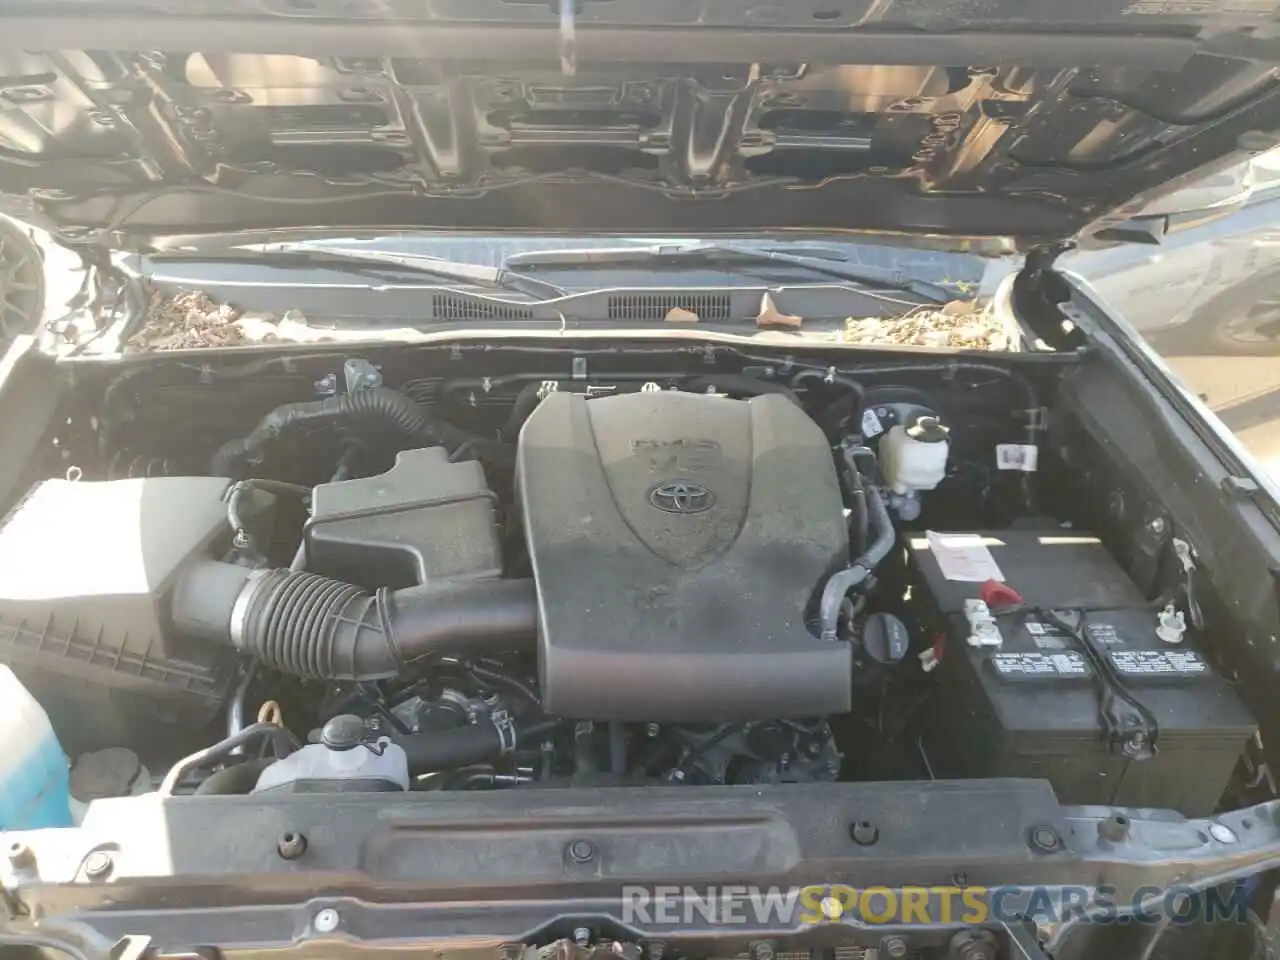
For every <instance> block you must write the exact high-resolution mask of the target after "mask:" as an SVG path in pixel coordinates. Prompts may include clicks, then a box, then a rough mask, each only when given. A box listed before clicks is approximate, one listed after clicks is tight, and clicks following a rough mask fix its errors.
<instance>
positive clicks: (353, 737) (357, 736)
mask: <svg viewBox="0 0 1280 960" xmlns="http://www.w3.org/2000/svg"><path fill="white" fill-rule="evenodd" d="M368 739H369V728H368V726H366V725H365V722H364V719H363V718H361V717H357V716H356V715H355V714H352V713H340V714H338V715H337V716H336V717H333V718H331V719H330V720H329V721H328V722H327V723H326V724H325V725H324V727H323V728H322V729H321V730H320V742H321V743H322V744H324V745H325V746H326V747H328V748H329V749H330V750H354V749H355V748H356V747H358V746H360V745H361V744H363V743H364V742H365V741H366V740H368Z"/></svg>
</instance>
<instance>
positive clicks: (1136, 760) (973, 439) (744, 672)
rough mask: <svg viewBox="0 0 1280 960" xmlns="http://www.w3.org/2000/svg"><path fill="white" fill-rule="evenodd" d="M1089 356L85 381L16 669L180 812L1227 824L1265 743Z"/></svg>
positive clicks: (240, 373) (267, 364) (229, 362)
mask: <svg viewBox="0 0 1280 960" xmlns="http://www.w3.org/2000/svg"><path fill="white" fill-rule="evenodd" d="M1069 369H1070V368H1069V367H1068V366H1067V365H1066V364H1064V363H1055V362H1053V361H1046V362H1045V363H1043V364H1040V365H1038V366H1037V365H1036V364H1034V363H1021V364H1018V363H1013V362H1003V361H1001V360H996V359H987V358H968V357H958V356H953V357H948V358H922V359H915V358H905V359H904V358H902V357H898V358H896V359H887V360H883V361H881V360H879V359H876V360H875V361H874V362H861V363H848V362H846V363H842V364H839V365H833V364H832V363H830V362H827V361H826V359H825V358H820V357H817V356H814V357H803V358H800V357H797V356H795V355H791V354H788V355H783V354H781V353H779V354H778V355H772V354H769V353H768V352H766V351H761V352H760V355H752V356H747V355H745V354H743V353H742V352H741V351H740V350H737V349H725V350H711V349H702V348H699V349H688V348H677V349H652V350H650V349H635V348H629V349H628V350H626V351H616V352H615V351H612V350H608V349H602V350H600V351H598V352H593V351H567V350H564V349H563V348H554V347H547V348H541V347H526V348H511V349H502V350H500V349H494V348H461V347H455V348H452V349H444V350H430V349H419V350H413V351H410V350H387V351H385V352H379V351H378V350H376V349H375V350H372V351H369V352H367V353H364V354H362V355H360V356H344V355H342V354H339V353H335V352H332V351H316V352H313V353H310V354H298V355H283V354H280V355H271V356H268V357H265V358H264V357H256V358H254V359H252V360H248V361H246V360H243V359H239V358H234V359H233V358H231V357H227V358H219V360H217V361H214V362H210V363H206V364H196V363H192V362H190V361H187V360H161V359H153V358H147V359H146V360H145V362H137V363H134V364H130V365H125V366H123V367H121V368H105V367H104V368H98V369H94V368H88V367H86V368H84V369H83V370H82V371H80V372H79V373H78V376H77V381H76V383H75V384H74V388H73V390H72V400H71V405H70V408H69V410H68V411H67V412H68V416H67V417H66V423H65V428H64V429H63V430H62V432H61V433H60V434H59V436H58V437H56V438H55V444H54V447H53V449H52V453H51V454H50V459H49V461H48V462H47V463H46V464H44V465H43V467H42V469H43V475H41V476H38V477H36V478H33V480H34V483H33V485H32V487H31V489H30V491H29V492H28V494H27V495H26V496H25V497H24V498H23V499H22V500H21V502H19V503H18V505H17V506H15V507H14V508H13V510H12V511H11V512H10V513H9V515H8V516H7V517H6V518H5V520H4V522H3V525H0V571H3V576H0V662H4V663H8V664H9V665H11V666H12V667H13V669H14V671H15V672H16V673H17V674H18V676H19V677H21V679H22V681H23V683H24V684H26V685H27V686H28V687H29V688H30V689H31V690H32V691H33V693H35V695H36V696H37V697H38V698H39V699H40V701H41V703H42V704H44V705H45V707H46V709H47V710H48V712H49V715H50V717H51V718H52V720H53V723H54V726H55V728H56V729H57V731H58V734H59V738H60V740H61V742H62V743H63V744H64V745H66V747H67V749H68V752H69V753H71V754H72V757H73V759H75V760H76V761H77V762H76V766H77V767H78V766H80V765H81V764H85V763H88V764H89V765H90V766H91V767H92V768H93V769H94V770H96V771H98V772H99V773H100V772H101V767H102V766H103V764H104V763H105V762H106V761H104V759H103V757H104V754H110V756H111V757H112V758H114V761H115V762H121V761H120V757H121V753H122V751H121V748H124V750H123V753H125V754H128V755H129V756H130V757H132V758H133V759H131V760H128V761H127V763H128V764H130V765H133V764H136V765H137V766H138V767H141V768H145V769H146V770H148V771H151V772H152V773H154V774H155V775H156V778H157V779H159V778H160V775H162V774H163V781H162V783H161V790H162V792H170V793H174V792H177V793H186V792H194V793H196V794H197V795H205V796H208V795H220V794H221V795H225V794H244V793H251V792H252V793H267V792H306V793H312V792H328V791H342V792H348V791H385V790H415V791H419V790H420V791H429V790H466V789H498V788H518V789H530V788H536V787H556V786H562V787H568V786H616V787H625V786H644V785H656V784H765V783H769V784H804V783H813V782H819V781H834V780H868V781H873V780H911V779H933V778H935V777H936V778H974V777H1035V778H1044V779H1047V780H1049V782H1050V783H1051V784H1052V785H1053V788H1054V790H1055V791H1056V793H1057V794H1058V796H1059V799H1060V800H1062V802H1064V803H1076V804H1090V803H1109V804H1117V805H1132V806H1160V807H1169V808H1173V809H1177V810H1180V811H1181V812H1183V813H1185V814H1187V815H1202V814H1207V813H1209V812H1212V811H1213V810H1214V809H1217V808H1218V806H1219V804H1220V803H1221V802H1222V800H1223V797H1224V794H1227V793H1230V792H1231V790H1232V789H1234V788H1233V783H1234V782H1235V781H1236V780H1237V777H1236V774H1237V766H1238V764H1239V763H1240V762H1241V758H1242V757H1243V756H1244V755H1245V753H1246V748H1247V747H1248V746H1249V745H1250V744H1251V743H1252V741H1253V739H1254V737H1255V732H1256V722H1255V720H1254V717H1253V714H1252V713H1251V711H1250V709H1249V707H1247V706H1246V704H1245V702H1244V700H1243V699H1242V696H1241V693H1240V691H1239V690H1238V689H1237V686H1238V685H1237V682H1236V678H1235V676H1234V671H1233V670H1232V668H1231V666H1230V665H1229V664H1228V663H1227V662H1225V661H1224V658H1223V656H1222V651H1221V650H1220V649H1219V645H1217V644H1215V643H1213V642H1212V641H1213V637H1212V636H1211V633H1212V631H1211V630H1210V629H1209V628H1207V627H1206V624H1205V622H1204V617H1203V613H1202V611H1201V607H1200V602H1199V600H1198V598H1197V594H1196V593H1195V591H1194V589H1193V587H1192V583H1191V573H1192V570H1193V567H1194V564H1192V565H1191V566H1185V565H1183V566H1180V565H1179V564H1178V563H1177V562H1176V560H1175V562H1173V563H1169V562H1166V560H1167V559H1168V558H1176V557H1177V556H1180V555H1181V554H1180V553H1179V551H1180V550H1181V549H1182V548H1180V547H1179V546H1178V543H1179V542H1180V541H1177V540H1176V538H1174V537H1172V536H1168V537H1164V538H1158V539H1159V542H1158V544H1157V547H1158V553H1159V554H1160V557H1161V559H1160V561H1159V562H1155V563H1152V562H1151V556H1150V551H1149V549H1148V548H1147V547H1146V546H1143V545H1142V544H1137V545H1136V546H1135V544H1136V543H1137V542H1136V541H1135V540H1134V539H1133V538H1132V537H1131V536H1130V532H1131V531H1132V530H1134V529H1138V530H1141V531H1145V532H1146V533H1147V534H1150V533H1151V532H1152V531H1151V530H1150V529H1148V526H1147V520H1146V515H1145V514H1144V513H1143V512H1142V511H1141V510H1138V509H1136V508H1135V507H1134V503H1135V496H1134V494H1133V493H1132V492H1126V491H1125V490H1124V489H1123V488H1122V485H1120V484H1119V483H1118V482H1117V481H1114V479H1113V478H1108V477H1107V475H1106V467H1105V465H1103V464H1102V463H1101V462H1100V461H1099V460H1098V458H1097V452H1096V451H1095V450H1094V449H1092V447H1091V446H1090V440H1089V438H1088V436H1087V434H1086V433H1085V432H1084V431H1083V430H1081V428H1080V426H1079V424H1078V423H1076V422H1074V421H1073V420H1072V418H1071V417H1070V415H1069V412H1068V411H1067V410H1066V409H1065V408H1064V407H1063V406H1062V405H1061V404H1060V403H1059V397H1058V395H1057V394H1058V390H1059V386H1060V383H1061V380H1062V378H1063V376H1064V375H1065V374H1066V373H1068V372H1069ZM481 371H484V372H481ZM1117 491H1119V492H1117ZM1183 547H1186V544H1185V543H1184V544H1183ZM1166 555H1167V556H1166ZM68 558H72V559H70V560H68ZM77 758H78V759H77ZM108 765H109V764H108ZM131 769H132V766H131ZM75 770H76V767H73V770H72V780H73V783H74V782H75V779H76V777H75ZM165 771H167V773H166V772H165ZM82 779H84V778H82ZM90 779H91V778H90ZM107 779H110V778H107ZM117 779H118V780H119V782H120V783H124V784H126V785H127V784H128V783H129V782H131V781H129V780H128V778H117ZM102 780H103V778H102V777H101V776H99V777H98V778H97V780H96V781H95V782H101V781H102ZM119 789H120V790H126V789H127V786H126V787H119ZM99 795H101V794H99ZM106 795H110V792H109V791H108V792H107V794H106Z"/></svg>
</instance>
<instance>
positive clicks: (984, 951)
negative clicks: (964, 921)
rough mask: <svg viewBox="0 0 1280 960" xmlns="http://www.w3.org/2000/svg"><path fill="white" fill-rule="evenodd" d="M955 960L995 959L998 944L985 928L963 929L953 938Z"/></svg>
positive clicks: (952, 954)
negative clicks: (975, 929)
mask: <svg viewBox="0 0 1280 960" xmlns="http://www.w3.org/2000/svg"><path fill="white" fill-rule="evenodd" d="M950 954H951V957H952V958H953V960H995V956H996V945H995V941H994V939H992V938H991V936H990V934H988V933H987V932H986V931H985V930H978V931H970V930H961V931H960V932H959V933H957V934H956V935H955V936H954V937H952V938H951V948H950Z"/></svg>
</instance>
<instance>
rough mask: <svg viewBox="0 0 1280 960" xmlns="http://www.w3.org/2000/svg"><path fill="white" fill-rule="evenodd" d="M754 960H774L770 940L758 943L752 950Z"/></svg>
mask: <svg viewBox="0 0 1280 960" xmlns="http://www.w3.org/2000/svg"><path fill="white" fill-rule="evenodd" d="M751 955H752V957H753V958H754V960H773V944H772V943H770V942H769V941H768V940H760V941H757V942H756V944H755V945H754V946H753V947H752V949H751Z"/></svg>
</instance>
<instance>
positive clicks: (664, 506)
mask: <svg viewBox="0 0 1280 960" xmlns="http://www.w3.org/2000/svg"><path fill="white" fill-rule="evenodd" d="M649 502H650V503H651V504H653V505H654V506H655V507H657V508H658V509H659V510H664V511H666V512H667V513H701V512H702V511H703V510H709V509H710V508H711V505H712V504H713V503H715V502H716V498H715V497H713V496H712V495H711V491H710V490H708V489H707V488H706V487H704V486H702V485H701V484H699V483H688V482H686V481H684V480H676V481H673V482H671V483H660V484H658V485H657V486H656V487H654V488H653V489H652V490H650V491H649Z"/></svg>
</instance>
